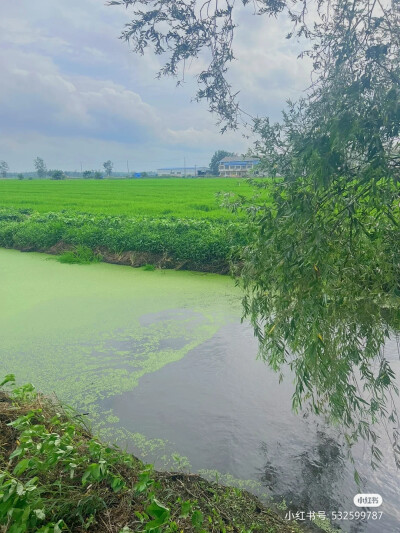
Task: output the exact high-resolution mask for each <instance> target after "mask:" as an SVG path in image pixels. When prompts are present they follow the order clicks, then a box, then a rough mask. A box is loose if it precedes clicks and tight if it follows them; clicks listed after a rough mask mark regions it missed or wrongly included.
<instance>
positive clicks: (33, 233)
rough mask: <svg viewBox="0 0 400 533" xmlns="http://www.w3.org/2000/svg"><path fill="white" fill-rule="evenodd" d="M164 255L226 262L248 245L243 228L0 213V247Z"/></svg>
mask: <svg viewBox="0 0 400 533" xmlns="http://www.w3.org/2000/svg"><path fill="white" fill-rule="evenodd" d="M61 241H62V242H63V243H65V244H66V245H83V246H88V247H90V248H92V249H95V248H105V249H107V250H109V251H110V252H112V253H122V252H126V251H135V252H150V253H154V254H166V255H168V257H170V258H171V259H173V260H176V261H189V262H190V263H194V264H198V265H206V264H210V263H218V262H228V260H229V258H230V256H231V254H232V252H233V251H234V250H236V249H238V248H240V247H241V246H243V245H245V244H246V242H247V241H248V231H247V229H246V225H245V224H244V223H243V222H214V221H207V220H189V219H187V220H179V219H178V220H171V219H163V218H157V219H149V218H127V217H112V216H97V215H89V214H76V213H68V212H63V213H47V214H39V213H35V212H26V211H25V212H22V211H16V210H5V209H3V210H0V246H3V247H7V248H17V249H22V250H37V251H44V250H46V249H49V248H51V247H52V246H54V245H56V244H57V243H59V242H61Z"/></svg>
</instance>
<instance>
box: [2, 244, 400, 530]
mask: <svg viewBox="0 0 400 533" xmlns="http://www.w3.org/2000/svg"><path fill="white" fill-rule="evenodd" d="M240 315H241V306H240V292H239V291H238V289H237V288H235V286H234V284H233V282H232V280H230V279H229V278H227V277H223V276H217V275H210V274H200V273H192V272H175V271H155V272H151V271H150V272H148V271H143V270H140V269H132V268H129V267H121V266H115V265H107V264H95V265H89V266H87V265H65V264H59V263H57V262H56V261H55V260H54V258H49V257H48V256H45V255H41V254H23V253H20V252H17V251H13V250H0V339H1V341H0V373H1V374H3V373H9V372H12V373H15V374H16V375H17V377H18V380H19V381H20V382H21V383H22V382H26V381H31V382H33V383H35V385H36V386H37V387H38V388H40V389H41V390H43V391H44V392H46V393H51V392H52V391H55V392H56V393H57V396H58V397H59V398H60V399H61V400H63V401H64V402H67V403H69V404H71V405H73V406H74V407H76V408H77V409H79V410H80V411H81V412H85V413H88V417H89V418H90V420H91V421H92V422H93V424H94V427H95V429H96V431H98V432H100V434H101V435H102V436H103V438H106V439H108V440H110V441H113V442H115V441H117V442H118V443H119V444H120V445H121V446H123V447H126V448H128V449H129V450H132V451H133V452H135V453H137V454H139V455H141V456H142V457H143V458H144V459H146V460H151V461H157V464H158V465H159V466H162V465H166V466H169V467H171V461H174V460H173V459H171V453H172V452H176V453H177V454H180V456H183V457H187V459H188V461H189V462H190V464H191V468H192V470H198V471H204V470H207V471H208V475H209V476H215V473H212V472H211V471H214V470H215V471H216V472H217V475H218V476H219V477H220V479H222V480H228V481H233V479H234V480H235V482H236V483H237V484H241V485H242V486H245V487H247V488H249V489H250V490H253V491H254V492H257V493H264V494H265V495H267V496H271V497H274V498H276V499H278V500H281V499H283V498H284V499H285V500H286V502H287V503H288V504H289V505H291V506H292V507H293V508H296V509H298V510H303V511H323V510H324V511H326V512H328V511H352V510H355V508H354V506H353V503H352V499H353V496H354V494H355V493H356V492H358V489H357V487H356V486H355V483H354V480H353V467H352V466H351V465H349V463H348V461H347V460H346V459H345V458H344V450H343V448H342V446H341V444H340V440H339V438H338V432H337V430H335V429H332V428H329V427H327V426H326V425H325V424H324V422H323V421H322V420H316V419H314V418H311V417H304V416H301V415H298V416H297V415H294V414H293V413H292V412H291V410H290V405H291V394H292V392H293V386H292V378H291V376H290V374H289V373H288V372H287V375H286V379H285V380H284V382H283V383H282V384H280V385H279V384H278V377H277V375H276V374H274V373H273V372H272V371H271V370H269V369H268V368H267V367H266V366H265V364H264V363H263V362H262V361H259V360H256V354H257V343H256V341H255V339H254V337H253V334H252V331H251V328H250V327H249V326H248V325H246V324H241V322H240ZM387 356H388V358H389V359H390V360H391V361H392V365H393V369H394V370H395V371H396V372H397V374H398V375H399V374H400V365H399V359H398V352H397V347H396V346H395V345H394V344H389V345H388V347H387ZM381 448H383V449H384V451H385V452H386V455H385V459H384V463H383V465H382V467H381V468H380V469H379V470H378V471H376V472H373V471H372V470H371V468H370V467H369V456H368V446H366V447H365V449H364V447H363V446H359V447H358V449H357V450H356V461H357V468H358V470H359V472H360V474H361V475H362V476H363V479H364V480H365V483H366V487H365V489H364V490H365V491H366V492H378V493H380V494H381V495H382V496H383V499H384V505H383V507H382V511H383V512H384V517H383V519H382V520H381V521H379V522H372V521H370V522H369V523H368V524H363V523H355V522H353V523H350V522H347V523H344V522H342V523H341V525H342V526H343V529H345V530H348V531H352V532H359V533H361V532H365V533H367V532H368V533H375V532H378V531H379V532H381V533H393V532H395V531H400V527H399V524H400V510H399V491H400V481H399V475H398V472H397V471H396V470H395V466H394V461H393V459H392V457H391V455H390V448H389V443H388V440H387V439H385V438H384V435H383V434H382V443H381ZM175 461H178V462H179V461H180V462H182V463H183V464H184V462H185V460H184V459H175ZM175 466H176V465H175ZM241 480H242V481H241Z"/></svg>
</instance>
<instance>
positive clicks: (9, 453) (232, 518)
mask: <svg viewBox="0 0 400 533" xmlns="http://www.w3.org/2000/svg"><path fill="white" fill-rule="evenodd" d="M8 379H9V380H10V383H11V387H10V388H9V389H8V391H5V390H4V389H3V390H2V391H0V529H1V531H2V532H3V531H4V532H7V533H22V532H26V533H30V532H35V531H36V532H41V533H59V532H61V531H69V532H74V533H75V532H76V533H78V532H79V533H80V532H84V531H88V532H96V533H106V532H107V533H130V532H132V533H133V532H135V533H136V532H137V533H139V532H147V531H149V532H150V531H151V532H153V533H172V532H193V533H205V532H214V533H216V532H219V533H223V532H237V533H249V532H250V531H251V532H263V533H295V532H300V531H304V530H302V529H300V528H299V527H298V526H297V524H295V523H293V522H288V521H286V520H285V519H284V518H283V517H281V516H279V515H278V514H276V512H274V511H273V510H271V509H268V508H266V507H264V506H263V505H262V504H261V503H260V502H259V501H258V500H257V499H256V498H255V497H254V496H252V495H250V494H249V493H247V492H245V491H241V490H238V489H234V488H228V487H224V486H222V485H219V484H216V483H210V482H208V481H205V480H204V479H202V478H201V477H199V476H197V475H190V474H183V473H180V472H175V473H171V472H156V471H154V469H153V468H152V467H151V466H150V465H144V464H143V463H141V462H140V461H139V460H138V459H136V458H135V457H133V456H132V455H129V454H126V453H124V452H122V451H121V450H119V449H117V448H114V447H110V446H106V445H104V444H102V443H101V442H99V441H98V440H97V439H96V438H94V437H93V435H92V434H91V433H90V431H89V429H88V428H87V427H86V426H85V424H84V422H83V418H82V417H80V416H79V415H77V414H76V413H74V412H72V411H70V410H68V409H63V408H62V407H61V406H60V405H58V404H57V403H55V402H54V401H50V400H49V399H47V398H45V397H43V396H42V395H40V394H38V393H37V392H36V391H35V389H34V388H33V387H32V386H31V385H25V386H23V387H19V388H14V386H13V377H12V376H9V377H8ZM6 381H7V380H6ZM10 383H9V384H10ZM9 384H8V385H9ZM3 385H4V382H3Z"/></svg>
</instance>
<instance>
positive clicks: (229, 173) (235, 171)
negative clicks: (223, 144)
mask: <svg viewBox="0 0 400 533" xmlns="http://www.w3.org/2000/svg"><path fill="white" fill-rule="evenodd" d="M259 162H260V160H259V159H257V158H256V157H243V158H242V157H239V156H237V155H236V156H228V157H224V158H223V159H221V162H220V164H219V167H218V170H219V175H220V176H221V177H223V178H230V177H232V178H236V177H237V178H242V177H244V176H246V175H247V174H248V173H249V172H250V171H251V170H252V169H253V168H254V167H255V166H256V165H258V163H259Z"/></svg>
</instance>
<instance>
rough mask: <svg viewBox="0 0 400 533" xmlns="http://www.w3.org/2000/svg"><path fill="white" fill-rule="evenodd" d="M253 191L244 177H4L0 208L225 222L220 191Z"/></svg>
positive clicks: (245, 193)
mask: <svg viewBox="0 0 400 533" xmlns="http://www.w3.org/2000/svg"><path fill="white" fill-rule="evenodd" d="M226 192H233V193H236V194H241V195H246V196H247V195H250V194H251V187H250V186H249V185H248V184H247V182H246V181H245V180H243V179H235V178H225V179H224V178H209V179H205V178H199V179H182V178H168V179H156V178H155V179H143V180H139V179H137V180H126V179H110V180H109V179H104V180H81V179H79V180H78V179H74V180H65V181H51V180H38V179H36V180H35V179H33V180H24V181H18V180H14V179H7V180H0V207H3V208H14V209H33V210H34V211H37V212H39V213H48V212H57V211H58V212H59V211H64V210H65V211H69V212H71V211H75V212H84V213H93V214H99V215H100V214H101V215H113V216H115V215H117V216H118V215H119V216H121V215H127V216H146V217H150V218H159V217H162V218H165V217H166V218H169V217H171V218H188V219H208V220H223V219H227V220H229V219H232V218H237V216H238V215H232V214H231V213H230V212H229V211H227V210H226V209H224V208H221V207H220V205H221V201H222V199H221V198H218V197H217V194H218V193H226Z"/></svg>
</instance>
